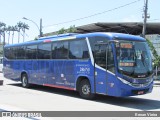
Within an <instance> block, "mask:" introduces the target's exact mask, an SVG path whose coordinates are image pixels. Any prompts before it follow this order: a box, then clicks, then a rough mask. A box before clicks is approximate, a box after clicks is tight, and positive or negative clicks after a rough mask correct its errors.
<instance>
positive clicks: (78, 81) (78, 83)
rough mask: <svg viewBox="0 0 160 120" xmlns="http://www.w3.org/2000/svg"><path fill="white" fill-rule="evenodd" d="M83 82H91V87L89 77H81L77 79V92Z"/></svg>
mask: <svg viewBox="0 0 160 120" xmlns="http://www.w3.org/2000/svg"><path fill="white" fill-rule="evenodd" d="M83 80H87V81H88V82H89V84H90V85H91V83H90V80H89V78H88V77H87V76H79V77H78V78H77V81H76V91H78V90H79V85H80V82H81V81H83Z"/></svg>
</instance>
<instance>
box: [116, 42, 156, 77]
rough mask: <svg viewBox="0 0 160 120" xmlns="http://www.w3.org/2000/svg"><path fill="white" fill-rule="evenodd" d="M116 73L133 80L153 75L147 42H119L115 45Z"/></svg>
mask: <svg viewBox="0 0 160 120" xmlns="http://www.w3.org/2000/svg"><path fill="white" fill-rule="evenodd" d="M115 48H116V60H117V66H118V71H119V72H120V73H122V74H124V75H127V76H129V77H133V78H146V77H149V76H150V75H152V74H153V68H152V58H151V54H150V51H149V47H148V45H147V42H140V41H128V40H120V41H119V42H117V43H115Z"/></svg>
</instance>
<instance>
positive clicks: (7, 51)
mask: <svg viewBox="0 0 160 120" xmlns="http://www.w3.org/2000/svg"><path fill="white" fill-rule="evenodd" d="M4 54H5V57H6V58H7V59H12V58H13V56H12V49H11V48H5V50H4Z"/></svg>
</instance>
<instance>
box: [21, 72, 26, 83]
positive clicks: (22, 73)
mask: <svg viewBox="0 0 160 120" xmlns="http://www.w3.org/2000/svg"><path fill="white" fill-rule="evenodd" d="M24 74H26V75H27V77H28V74H27V72H26V71H22V72H21V77H20V78H21V79H20V81H21V82H22V75H24Z"/></svg>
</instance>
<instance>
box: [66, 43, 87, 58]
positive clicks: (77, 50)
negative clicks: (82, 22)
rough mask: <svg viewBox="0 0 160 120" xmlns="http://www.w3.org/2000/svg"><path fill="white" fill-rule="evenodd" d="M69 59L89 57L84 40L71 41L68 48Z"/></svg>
mask: <svg viewBox="0 0 160 120" xmlns="http://www.w3.org/2000/svg"><path fill="white" fill-rule="evenodd" d="M69 58H70V59H87V58H89V52H88V46H87V43H86V41H85V40H78V41H71V42H70V49H69Z"/></svg>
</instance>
